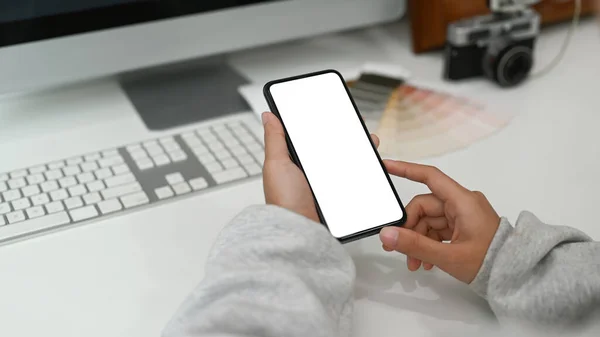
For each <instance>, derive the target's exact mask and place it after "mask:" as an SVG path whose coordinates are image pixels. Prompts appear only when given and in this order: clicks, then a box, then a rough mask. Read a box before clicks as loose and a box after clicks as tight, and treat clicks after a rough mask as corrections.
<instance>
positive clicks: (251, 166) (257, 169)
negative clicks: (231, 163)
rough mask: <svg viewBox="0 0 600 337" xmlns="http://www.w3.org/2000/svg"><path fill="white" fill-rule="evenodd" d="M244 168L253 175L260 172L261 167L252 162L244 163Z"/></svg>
mask: <svg viewBox="0 0 600 337" xmlns="http://www.w3.org/2000/svg"><path fill="white" fill-rule="evenodd" d="M244 168H245V169H246V171H248V173H249V174H250V175H251V176H255V175H259V174H261V173H262V168H261V167H260V166H258V165H256V164H254V163H252V164H245V165H244Z"/></svg>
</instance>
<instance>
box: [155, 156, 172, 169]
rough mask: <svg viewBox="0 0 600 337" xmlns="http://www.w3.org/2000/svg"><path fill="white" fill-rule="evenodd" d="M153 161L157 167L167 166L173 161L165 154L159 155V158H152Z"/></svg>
mask: <svg viewBox="0 0 600 337" xmlns="http://www.w3.org/2000/svg"><path fill="white" fill-rule="evenodd" d="M152 159H153V160H154V164H155V165H156V166H165V165H167V164H170V163H171V159H169V157H167V155H165V154H159V155H157V156H154V157H152Z"/></svg>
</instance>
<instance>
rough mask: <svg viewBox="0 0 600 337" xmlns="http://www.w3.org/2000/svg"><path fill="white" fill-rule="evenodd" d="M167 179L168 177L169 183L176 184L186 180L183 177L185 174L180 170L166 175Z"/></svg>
mask: <svg viewBox="0 0 600 337" xmlns="http://www.w3.org/2000/svg"><path fill="white" fill-rule="evenodd" d="M165 179H167V182H168V183H169V185H175V184H179V183H182V182H184V181H185V179H183V176H182V175H181V173H179V172H176V173H171V174H167V175H166V176H165Z"/></svg>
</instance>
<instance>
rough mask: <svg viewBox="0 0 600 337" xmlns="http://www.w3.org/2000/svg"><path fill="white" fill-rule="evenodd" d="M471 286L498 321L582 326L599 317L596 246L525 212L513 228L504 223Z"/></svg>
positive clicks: (599, 274)
mask: <svg viewBox="0 0 600 337" xmlns="http://www.w3.org/2000/svg"><path fill="white" fill-rule="evenodd" d="M470 286H471V288H472V289H473V290H474V291H475V292H476V293H478V294H479V295H481V296H483V297H484V298H485V299H487V301H488V302H489V304H490V306H491V308H492V310H493V311H494V313H495V314H496V316H497V317H498V319H499V320H500V322H502V321H510V322H511V323H525V324H531V323H533V324H535V325H540V326H563V327H569V326H573V325H581V323H586V322H584V321H585V320H587V319H592V317H597V316H596V315H597V314H598V313H599V312H598V309H599V308H600V243H599V242H594V241H593V240H592V239H591V238H590V237H588V236H587V235H586V234H584V233H582V232H581V231H579V230H576V229H574V228H570V227H562V226H551V225H547V224H544V223H542V222H541V221H540V220H539V219H538V218H536V217H535V216H534V215H533V214H531V213H529V212H523V213H521V215H520V216H519V218H518V220H517V222H516V226H515V227H514V228H513V227H512V226H511V224H510V223H509V222H508V221H507V220H506V219H504V218H503V219H502V220H501V222H500V227H499V229H498V232H497V233H496V236H495V237H494V240H493V241H492V244H491V246H490V248H489V250H488V253H487V255H486V257H485V260H484V263H483V266H482V267H481V269H480V271H479V273H478V275H477V277H476V278H475V280H474V281H473V282H472V283H471V285H470ZM584 325H587V324H584Z"/></svg>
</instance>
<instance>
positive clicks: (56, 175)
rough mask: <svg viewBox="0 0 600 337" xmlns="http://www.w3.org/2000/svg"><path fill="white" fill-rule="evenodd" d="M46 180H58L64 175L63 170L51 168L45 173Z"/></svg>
mask: <svg viewBox="0 0 600 337" xmlns="http://www.w3.org/2000/svg"><path fill="white" fill-rule="evenodd" d="M45 175H46V180H57V179H60V178H62V177H63V174H62V171H61V170H60V169H56V170H51V171H48V172H46V173H45Z"/></svg>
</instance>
